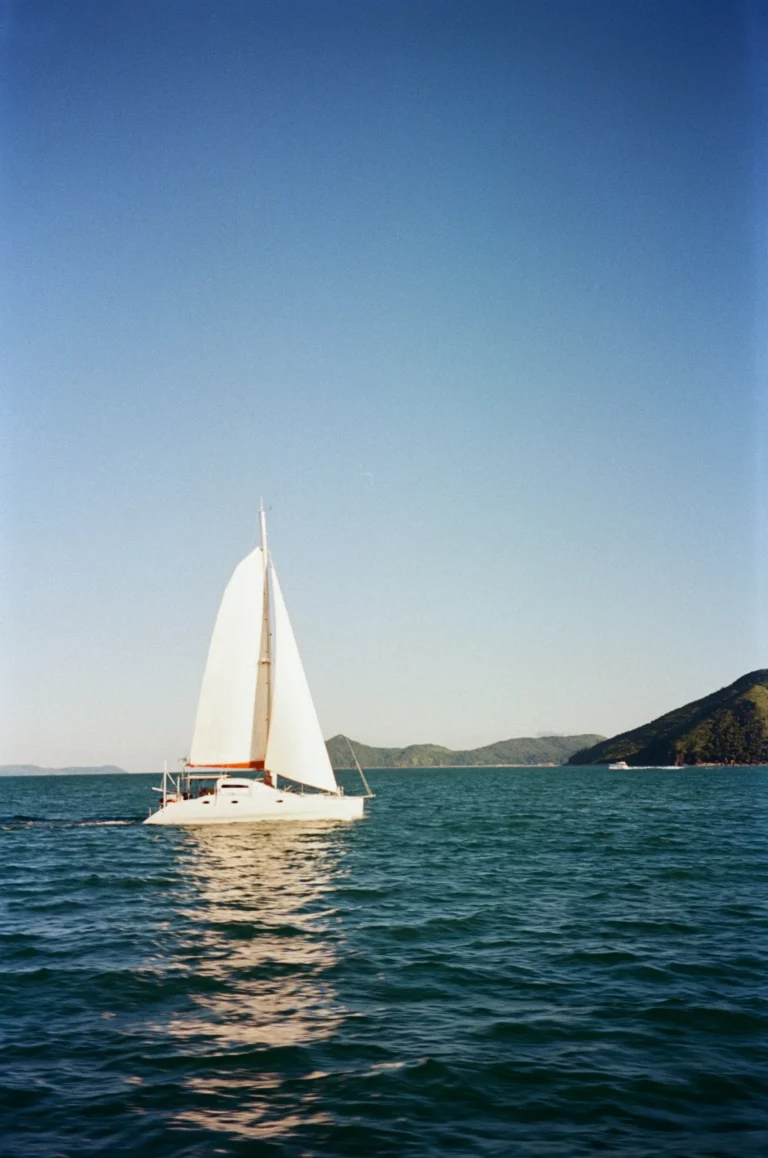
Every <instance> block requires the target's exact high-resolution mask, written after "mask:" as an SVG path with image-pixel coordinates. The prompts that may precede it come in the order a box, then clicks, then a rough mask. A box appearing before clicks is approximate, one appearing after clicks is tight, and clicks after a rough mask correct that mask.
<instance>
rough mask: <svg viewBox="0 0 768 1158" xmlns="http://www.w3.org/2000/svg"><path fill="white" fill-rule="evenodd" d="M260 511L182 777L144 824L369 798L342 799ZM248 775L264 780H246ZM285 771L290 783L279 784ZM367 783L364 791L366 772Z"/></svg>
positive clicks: (285, 813) (252, 815)
mask: <svg viewBox="0 0 768 1158" xmlns="http://www.w3.org/2000/svg"><path fill="white" fill-rule="evenodd" d="M260 515H261V546H260V547H257V548H256V549H255V550H254V551H252V552H251V554H250V555H248V556H246V558H245V559H243V561H242V562H241V563H240V564H239V566H238V567H237V568H236V569H235V573H234V574H233V576H232V578H231V579H230V581H229V585H228V587H227V589H226V591H225V592H224V598H223V600H222V603H221V607H220V608H219V614H218V617H217V619H216V626H215V627H214V630H213V638H212V640H211V646H210V650H209V652H208V662H207V664H206V668H205V675H204V677H203V686H202V690H201V692H200V703H199V706H198V709H197V720H196V722H195V732H194V736H193V739H192V752H191V756H190V759H189V761H188V762H187V764H186V765H185V769H184V771H183V772H182V773H180V775H179V776H178V777H176V778H173V777H169V775H168V773H167V772H166V773H165V775H164V776H163V784H162V787H161V788H159V789H156V791H159V792H161V793H162V799H161V802H160V807H159V808H158V809H157V811H156V812H153V813H151V814H150V816H149V817H148V818H147V820H146V821H145V823H146V824H175V825H178V824H231V823H233V822H239V823H242V822H248V821H254V820H307V819H310V820H357V819H359V818H360V817H361V816H362V815H363V810H364V802H365V800H366V799H367V797H364V796H344V794H343V789H341V788H340V787H339V785H338V784H337V783H336V777H335V776H334V774H333V769H332V768H331V762H330V760H329V759H328V752H327V750H326V747H325V742H324V740H323V735H322V732H321V731H320V725H319V723H318V720H317V713H316V712H315V706H314V704H313V702H312V696H311V694H310V691H309V685H308V683H307V679H306V676H305V674H304V668H303V666H302V662H301V657H300V656H299V651H298V648H297V646H296V640H295V638H294V635H293V629H292V628H291V623H290V620H289V619H288V612H287V610H286V607H285V603H284V602H283V596H282V592H281V591H280V584H279V583H278V581H277V573H276V571H275V567H274V564H273V562H272V559H271V557H270V555H269V552H268V550H267V529H266V521H265V515H264V508H263V507H262V509H261V512H260ZM358 768H359V765H358ZM250 771H252V772H261V773H262V777H261V778H260V779H250V778H248V779H246V778H244V777H243V776H242V773H243V772H250ZM233 772H235V773H240V774H241V775H238V776H235V777H233V775H232V773H233ZM360 774H361V776H362V770H360ZM280 777H282V778H283V780H287V781H289V782H290V784H289V785H286V784H283V785H282V786H280V785H279V783H278V781H279V778H280ZM206 781H207V786H204V785H205V782H206ZM169 782H170V783H169ZM363 783H364V784H365V786H366V790H367V789H368V786H367V783H366V781H365V777H364V776H363ZM294 785H299V786H300V791H296V789H295V788H294ZM305 788H309V789H310V790H311V791H310V792H305V791H304V789H305ZM370 795H371V794H370V791H369V792H368V796H370Z"/></svg>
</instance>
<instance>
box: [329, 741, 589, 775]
mask: <svg viewBox="0 0 768 1158" xmlns="http://www.w3.org/2000/svg"><path fill="white" fill-rule="evenodd" d="M601 739H602V736H594V735H587V736H542V737H535V738H533V737H531V738H528V737H523V738H522V739H517V740H500V741H499V742H498V743H496V744H488V745H487V746H486V747H484V748H472V749H471V750H470V751H465V752H454V751H452V750H451V749H450V748H441V747H440V745H439V744H410V745H409V746H408V747H407V748H372V747H370V746H369V745H368V744H361V743H359V741H357V740H352V741H351V744H352V747H353V749H354V751H355V755H356V756H357V758H358V760H359V761H360V764H361V765H362V767H363V768H434V767H436V766H443V767H449V768H464V767H476V768H487V767H489V766H492V765H494V764H564V763H565V762H566V760H567V759H568V757H569V756H570V755H572V754H573V752H575V751H576V750H577V749H579V748H584V747H585V746H586V745H587V744H591V743H594V742H595V740H601ZM326 746H327V748H328V755H329V756H330V758H331V764H332V765H333V767H334V768H349V767H351V765H352V759H351V757H350V754H349V746H348V744H347V740H346V737H345V736H334V737H333V738H332V739H330V740H328V742H327V745H326Z"/></svg>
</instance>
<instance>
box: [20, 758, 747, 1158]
mask: <svg viewBox="0 0 768 1158" xmlns="http://www.w3.org/2000/svg"><path fill="white" fill-rule="evenodd" d="M370 780H371V783H372V787H373V789H374V791H375V792H376V793H377V798H376V799H375V800H374V801H373V802H372V804H371V807H370V818H369V819H368V820H366V821H364V822H362V823H357V824H354V825H349V826H344V825H341V826H334V825H321V824H314V825H307V826H305V825H283V826H279V825H275V826H258V825H256V826H248V827H242V828H241V827H234V826H233V827H231V828H220V829H214V828H211V829H188V830H182V829H178V830H174V829H165V830H163V829H157V828H146V827H142V826H141V824H140V823H138V821H139V820H140V819H141V818H142V816H143V815H145V814H146V807H147V804H148V803H149V801H150V799H151V798H152V796H153V794H152V793H151V791H150V785H151V784H152V783H153V782H156V781H155V780H154V779H153V778H151V777H138V776H133V777H128V776H112V777H68V778H66V779H62V778H52V777H46V778H34V779H31V778H23V779H22V778H18V779H3V780H0V814H2V820H1V821H0V882H1V885H0V893H1V896H2V901H1V903H2V916H1V918H0V969H1V973H0V1030H1V1031H2V1038H3V1040H2V1052H1V1053H0V1087H2V1093H1V1098H2V1101H1V1102H0V1119H1V1120H0V1153H1V1154H2V1155H3V1158H17V1156H18V1158H21V1156H23V1158H33V1156H40V1158H57V1156H64V1155H68V1156H72V1158H75V1156H77V1158H88V1156H90V1155H131V1156H136V1155H138V1156H143V1155H148V1156H152V1158H155V1156H158V1158H163V1156H174V1158H177V1156H178V1158H182V1156H184V1158H193V1156H201V1158H202V1156H206V1158H207V1156H209V1155H211V1156H213V1155H243V1156H245V1155H253V1156H259V1155H281V1156H282V1155H285V1156H296V1158H299V1156H301V1155H306V1156H312V1158H314V1156H324V1155H327V1156H336V1155H393V1156H395V1155H396V1156H398V1158H399V1156H402V1155H450V1154H455V1155H516V1156H527V1155H531V1156H537V1158H538V1156H541V1158H544V1156H546V1158H554V1156H560V1155H562V1156H568V1158H572V1156H579V1155H592V1154H599V1155H631V1156H632V1158H641V1156H644V1155H648V1156H651V1155H654V1156H656V1155H685V1156H687V1158H690V1156H695V1158H699V1156H703V1155H710V1156H715V1155H723V1156H734V1158H736V1156H739V1158H745V1156H751V1155H758V1154H759V1155H764V1154H766V1153H768V981H767V980H766V958H767V957H768V953H767V952H766V950H768V859H767V857H766V854H767V853H768V807H767V803H766V802H767V800H768V792H767V790H768V769H764V768H749V769H727V770H725V769H702V770H696V771H694V770H687V771H685V770H683V771H646V772H636V773H632V772H630V773H626V772H625V773H620V772H609V771H607V770H605V769H597V768H578V769H509V770H499V769H487V770H475V769H463V770H453V771H450V770H430V771H424V772H396V771H391V772H388V771H379V772H372V773H371V775H370Z"/></svg>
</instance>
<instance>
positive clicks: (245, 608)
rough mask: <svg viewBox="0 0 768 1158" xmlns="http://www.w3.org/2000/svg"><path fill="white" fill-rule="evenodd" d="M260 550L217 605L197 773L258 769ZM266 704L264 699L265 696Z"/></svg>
mask: <svg viewBox="0 0 768 1158" xmlns="http://www.w3.org/2000/svg"><path fill="white" fill-rule="evenodd" d="M265 580H266V575H265V569H264V557H263V554H262V550H261V548H260V547H257V548H256V550H255V551H252V552H251V553H250V555H247V556H246V557H245V559H243V561H242V562H241V563H240V564H239V565H238V566H237V567H236V569H235V573H234V575H233V576H232V578H231V579H230V581H229V584H228V586H227V589H226V591H225V592H224V598H223V599H222V601H221V607H220V608H219V614H218V616H217V618H216V625H215V627H214V629H213V637H212V639H211V646H210V648H209V651H208V662H207V663H206V666H205V675H204V676H203V686H202V689H201V691H200V703H199V705H198V709H197V719H196V721H195V731H194V736H193V738H192V749H191V752H190V757H189V762H190V764H191V765H192V766H196V767H202V768H206V767H216V768H256V767H262V766H263V760H264V752H265V748H266V720H267V717H266V712H264V711H261V712H260V713H258V714H257V711H256V704H257V699H258V700H259V701H260V702H263V700H264V695H263V694H262V693H261V688H260V687H259V686H258V685H259V671H260V670H261V672H262V677H261V678H262V681H263V680H264V679H265V678H266V677H268V673H269V664H268V663H267V664H260V663H259V660H260V659H261V658H262V651H263V648H262V630H263V622H264V621H265V619H267V616H266V615H265V611H264V587H265ZM266 696H267V699H268V693H266Z"/></svg>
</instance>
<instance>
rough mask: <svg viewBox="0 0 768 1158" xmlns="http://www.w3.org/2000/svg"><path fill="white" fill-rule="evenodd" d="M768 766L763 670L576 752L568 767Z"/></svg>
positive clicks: (767, 675) (767, 682)
mask: <svg viewBox="0 0 768 1158" xmlns="http://www.w3.org/2000/svg"><path fill="white" fill-rule="evenodd" d="M614 760H626V762H627V764H731V763H733V764H768V669H767V668H761V669H760V671H753V672H750V673H749V674H748V675H744V676H742V677H741V679H738V680H736V682H735V683H732V684H729V685H728V687H727V688H721V689H720V691H717V692H712V694H711V695H708V696H704V698H703V699H701V700H694V701H693V702H692V703H690V704H685V705H684V706H683V707H682V708H676V709H675V710H674V711H673V712H667V714H666V715H665V716H659V718H658V719H657V720H652V721H651V722H650V723H649V724H643V726H642V727H641V728H634V729H633V730H632V731H631V732H622V733H621V735H619V736H614V737H613V739H612V740H604V741H603V742H602V743H600V744H595V745H593V746H592V747H591V748H585V749H583V750H582V751H579V752H576V753H575V754H574V755H573V756H571V758H570V760H569V761H568V763H569V764H610V763H612V762H613V761H614Z"/></svg>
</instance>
